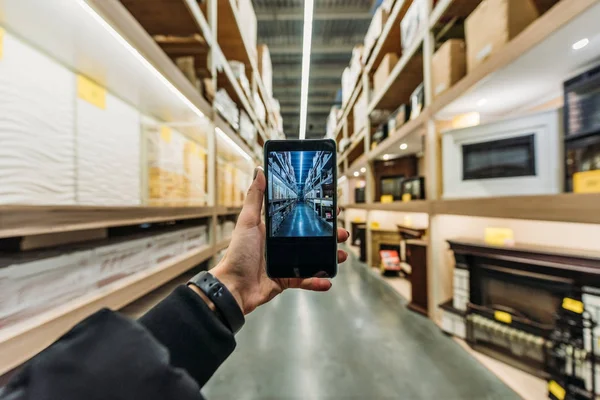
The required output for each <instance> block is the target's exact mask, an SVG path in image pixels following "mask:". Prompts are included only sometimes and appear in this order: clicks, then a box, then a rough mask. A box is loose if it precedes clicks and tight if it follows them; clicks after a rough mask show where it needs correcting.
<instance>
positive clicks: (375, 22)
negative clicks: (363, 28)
mask: <svg viewBox="0 0 600 400" xmlns="http://www.w3.org/2000/svg"><path fill="white" fill-rule="evenodd" d="M389 15H390V9H389V7H383V6H382V7H379V8H377V10H375V15H373V19H372V20H371V25H369V29H368V30H367V34H366V35H365V42H364V43H365V48H364V53H363V54H364V55H363V56H362V58H363V62H366V61H367V59H368V58H369V55H370V54H371V51H372V50H373V47H375V43H377V39H378V38H379V36H381V33H382V32H383V27H384V25H385V23H386V22H387V19H388V17H389Z"/></svg>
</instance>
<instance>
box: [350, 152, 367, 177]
mask: <svg viewBox="0 0 600 400" xmlns="http://www.w3.org/2000/svg"><path fill="white" fill-rule="evenodd" d="M368 163H369V160H368V157H367V154H362V155H361V156H359V157H358V158H357V159H356V160H354V161H353V162H352V164H350V165H349V166H348V171H347V172H346V173H345V174H344V175H346V177H348V178H351V177H353V176H354V173H355V172H358V173H359V174H360V173H361V172H360V170H361V168H366V166H367V164H368Z"/></svg>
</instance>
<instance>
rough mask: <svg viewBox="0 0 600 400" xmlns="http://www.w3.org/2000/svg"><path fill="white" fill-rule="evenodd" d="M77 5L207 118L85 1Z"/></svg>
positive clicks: (185, 101) (175, 92)
mask: <svg viewBox="0 0 600 400" xmlns="http://www.w3.org/2000/svg"><path fill="white" fill-rule="evenodd" d="M77 3H78V4H79V5H80V6H81V7H82V8H83V9H84V10H85V11H87V13H88V14H90V15H91V16H92V18H94V19H95V20H96V21H97V22H98V23H99V24H100V25H101V26H102V27H103V28H104V29H105V30H106V31H108V33H110V34H111V35H112V36H113V37H114V38H115V39H117V41H118V42H119V43H121V45H123V47H125V48H126V49H127V50H128V51H129V52H130V53H131V54H133V56H134V57H135V58H137V59H138V61H140V62H141V63H142V65H143V66H144V67H146V69H148V70H149V71H150V72H151V73H152V74H153V75H154V76H156V78H158V80H159V81H161V82H162V83H163V84H164V85H165V86H166V87H167V88H168V89H169V90H170V91H171V92H173V93H174V94H175V95H176V96H177V97H178V98H179V99H180V100H181V101H183V102H184V103H185V105H187V106H188V107H189V108H190V109H191V110H192V111H193V112H194V113H195V114H196V115H198V116H199V117H201V118H206V115H204V113H203V112H202V111H201V110H200V109H199V108H198V107H196V105H194V103H192V102H191V101H190V99H188V98H187V97H186V96H185V95H184V94H183V93H181V92H180V91H179V89H177V88H176V87H175V86H174V85H173V84H172V83H171V82H170V81H169V80H168V79H167V78H165V77H164V75H163V74H162V73H160V71H159V70H157V69H156V68H155V67H154V65H152V64H151V63H150V62H149V61H148V60H146V58H144V56H143V55H141V54H140V52H139V51H137V50H136V48H135V47H133V46H132V45H131V44H129V42H128V41H127V40H126V39H125V38H124V37H123V36H121V34H119V32H117V31H116V30H115V29H114V28H113V27H112V26H111V25H110V24H109V23H108V22H106V21H105V20H104V18H102V16H100V14H98V13H97V12H96V10H94V9H93V8H92V7H90V5H89V4H88V3H86V2H85V0H77Z"/></svg>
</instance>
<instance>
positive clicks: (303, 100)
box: [298, 0, 314, 139]
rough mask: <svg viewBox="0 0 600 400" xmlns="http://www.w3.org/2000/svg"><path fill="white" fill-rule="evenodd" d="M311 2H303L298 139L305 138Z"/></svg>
mask: <svg viewBox="0 0 600 400" xmlns="http://www.w3.org/2000/svg"><path fill="white" fill-rule="evenodd" d="M313 6H314V1H313V0H306V1H305V2H304V39H303V40H302V86H301V88H300V132H299V133H298V136H299V138H300V139H305V138H306V114H307V112H308V110H307V109H308V77H309V75H310V49H311V44H312V23H313Z"/></svg>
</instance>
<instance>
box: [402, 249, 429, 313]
mask: <svg viewBox="0 0 600 400" xmlns="http://www.w3.org/2000/svg"><path fill="white" fill-rule="evenodd" d="M406 262H407V263H408V264H409V265H410V266H411V273H410V278H409V280H410V287H411V302H410V303H409V304H408V306H407V307H408V308H409V309H411V310H413V311H416V312H418V313H419V314H423V315H425V316H427V315H428V313H429V300H428V291H427V241H426V240H422V239H410V240H407V241H406Z"/></svg>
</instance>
